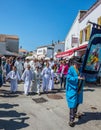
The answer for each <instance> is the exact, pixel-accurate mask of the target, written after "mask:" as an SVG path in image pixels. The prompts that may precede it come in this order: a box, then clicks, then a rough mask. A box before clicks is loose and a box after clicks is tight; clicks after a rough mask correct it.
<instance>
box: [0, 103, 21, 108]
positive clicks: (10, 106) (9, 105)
mask: <svg viewBox="0 0 101 130" xmlns="http://www.w3.org/2000/svg"><path fill="white" fill-rule="evenodd" d="M17 106H19V105H18V104H9V103H2V104H0V108H4V109H10V108H13V107H17Z"/></svg>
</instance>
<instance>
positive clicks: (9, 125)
mask: <svg viewBox="0 0 101 130" xmlns="http://www.w3.org/2000/svg"><path fill="white" fill-rule="evenodd" d="M17 106H19V105H18V104H6V103H5V104H0V108H4V109H10V108H13V107H17ZM28 119H29V117H27V114H26V113H20V112H17V111H16V110H9V111H5V110H0V130H1V129H2V130H18V129H21V128H25V127H28V126H29V124H27V123H25V121H26V120H28Z"/></svg>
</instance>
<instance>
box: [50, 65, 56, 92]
mask: <svg viewBox="0 0 101 130" xmlns="http://www.w3.org/2000/svg"><path fill="white" fill-rule="evenodd" d="M54 77H55V75H54V66H52V67H51V77H50V81H49V89H50V90H52V89H54Z"/></svg>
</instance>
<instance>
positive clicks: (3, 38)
mask: <svg viewBox="0 0 101 130" xmlns="http://www.w3.org/2000/svg"><path fill="white" fill-rule="evenodd" d="M0 44H1V45H0V46H2V48H1V49H0V51H1V53H3V54H7V53H9V54H10V53H17V54H18V52H19V38H18V37H17V36H14V35H4V34H0ZM2 49H3V50H4V51H3V52H2Z"/></svg>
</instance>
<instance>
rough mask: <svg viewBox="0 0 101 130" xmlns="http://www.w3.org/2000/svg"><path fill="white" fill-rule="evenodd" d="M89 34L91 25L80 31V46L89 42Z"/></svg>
mask: <svg viewBox="0 0 101 130" xmlns="http://www.w3.org/2000/svg"><path fill="white" fill-rule="evenodd" d="M90 32H91V25H88V26H87V27H86V28H84V29H83V30H81V31H80V44H82V42H85V41H89V38H90Z"/></svg>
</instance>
